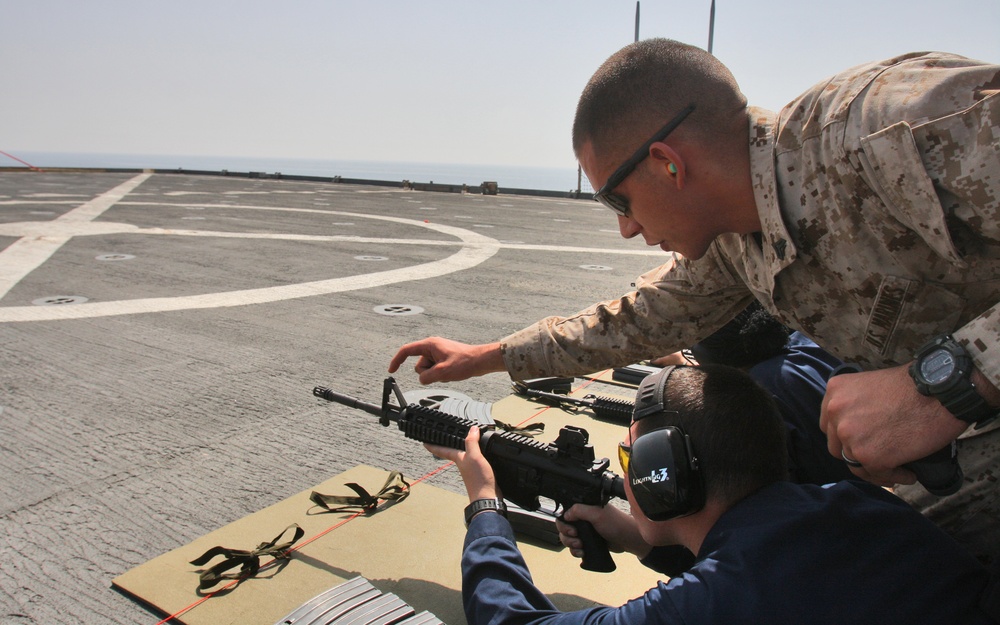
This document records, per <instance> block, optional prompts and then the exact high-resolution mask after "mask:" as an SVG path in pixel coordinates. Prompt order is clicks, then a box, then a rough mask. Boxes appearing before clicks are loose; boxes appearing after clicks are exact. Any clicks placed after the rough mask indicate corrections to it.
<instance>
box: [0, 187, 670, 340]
mask: <svg viewBox="0 0 1000 625" xmlns="http://www.w3.org/2000/svg"><path fill="white" fill-rule="evenodd" d="M148 177H149V174H143V175H141V176H137V177H136V178H133V179H132V180H130V181H129V182H127V183H125V184H123V185H119V186H118V187H116V188H115V189H112V190H111V191H108V192H107V193H104V194H102V195H101V196H99V197H98V198H95V199H94V200H92V201H91V202H87V203H86V204H83V205H81V206H80V207H79V208H77V209H74V210H72V211H70V212H69V213H66V214H65V215H63V216H62V217H60V218H58V219H55V220H50V221H38V222H20V223H9V224H0V235H2V236H13V237H20V238H19V239H18V241H16V242H15V243H14V245H11V246H10V247H8V248H7V249H5V250H3V251H0V289H2V290H0V298H2V297H3V296H4V295H5V294H6V293H7V292H8V291H9V290H10V289H11V288H12V287H13V286H14V285H16V284H17V282H18V281H19V280H21V279H22V278H23V277H24V276H26V275H28V274H29V273H30V272H31V271H32V270H34V269H35V268H37V267H38V266H39V265H41V264H42V263H44V262H45V260H47V259H48V258H49V257H51V255H52V254H53V253H54V252H55V251H56V250H58V249H59V247H61V246H62V245H63V244H64V243H65V242H66V241H68V240H70V239H71V238H72V237H75V236H93V235H105V234H140V235H163V236H189V237H214V238H240V239H268V240H284V241H329V242H350V243H373V244H376V245H382V246H393V245H421V246H432V247H433V246H445V247H458V248H460V249H459V250H458V251H456V252H455V253H454V254H452V255H450V256H448V257H447V258H444V259H441V260H437V261H432V262H428V263H423V264H419V265H414V266H411V267H403V268H399V269H393V270H389V271H381V272H374V273H364V274H359V275H355V276H346V277H342V278H333V279H329V280H318V281H313V282H305V283H300V284H290V285H282V286H272V287H262V288H257V289H245V290H240V291H227V292H221V293H206V294H201V295H190V296H184V295H180V296H176V297H156V298H143V299H132V300H118V301H106V302H89V303H83V304H75V305H72V306H44V307H39V306H9V307H0V323H3V322H23V321H49V320H60V319H82V318H91V317H107V316H115V315H128V314H141V313H151V312H165V311H179V310H190V309H197V308H220V307H226V306H245V305H248V304H262V303H268V302H275V301H281V300H286V299H294V298H300V297H310V296H314V295H326V294H330V293H339V292H344V291H352V290H359V289H367V288H371V287H377V286H384V285H389V284H395V283H398V282H405V281H413V280H425V279H428V278H435V277H440V276H444V275H447V274H449V273H453V272H456V271H461V270H464V269H469V268H472V267H475V266H476V265H479V264H481V263H482V262H484V261H486V260H487V259H489V258H491V257H492V256H493V255H495V254H496V253H497V252H498V251H499V250H501V249H515V250H537V251H550V252H556V253H586V254H596V255H609V254H633V255H642V256H647V255H648V256H660V255H662V254H663V252H661V251H659V250H637V249H622V248H614V249H600V248H587V247H569V246H558V245H529V244H522V243H500V242H499V241H497V240H496V239H493V238H491V237H487V236H485V235H482V234H479V233H476V232H473V231H471V230H467V229H464V228H458V227H454V226H448V225H444V224H438V223H428V222H426V221H422V220H420V221H418V220H413V219H405V218H401V217H389V216H381V215H369V214H360V213H348V212H341V211H330V210H319V209H310V208H291V207H270V206H253V205H230V204H226V205H220V204H173V203H163V202H141V201H140V202H137V201H128V202H123V201H121V199H122V198H123V197H124V196H125V194H127V193H128V192H129V191H131V190H132V189H134V188H135V187H136V186H138V185H139V184H141V183H142V182H143V181H144V180H146V179H147V178H148ZM115 204H119V205H131V206H156V207H174V208H186V209H215V208H224V209H227V210H232V209H239V210H255V211H287V212H302V213H314V214H321V215H324V216H348V217H351V218H354V219H374V220H380V221H386V222H394V223H398V224H403V225H409V226H414V227H418V228H424V229H427V230H431V231H434V232H438V233H440V234H444V235H447V236H449V237H454V239H451V240H448V239H402V238H395V239H394V238H385V237H361V236H348V235H308V234H296V233H242V232H217V231H205V230H186V229H173V228H141V227H139V226H135V225H133V224H126V223H115V222H106V221H99V222H95V221H93V220H94V219H95V218H96V217H98V216H99V215H101V214H102V213H103V212H104V211H106V210H107V209H108V208H110V207H111V206H114V205H115Z"/></svg>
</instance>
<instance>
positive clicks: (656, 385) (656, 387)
mask: <svg viewBox="0 0 1000 625" xmlns="http://www.w3.org/2000/svg"><path fill="white" fill-rule="evenodd" d="M676 368H677V365H669V366H666V367H664V368H663V369H662V370H660V371H657V372H656V373H654V374H652V375H648V376H646V377H645V378H643V380H642V382H641V383H640V384H639V390H638V391H636V395H635V409H634V410H633V411H632V422H633V423H634V422H636V421H638V420H640V419H643V418H645V417H648V416H649V415H653V414H656V413H659V412H664V403H663V391H664V389H665V388H666V387H667V379H669V378H670V374H671V373H673V372H674V369H676Z"/></svg>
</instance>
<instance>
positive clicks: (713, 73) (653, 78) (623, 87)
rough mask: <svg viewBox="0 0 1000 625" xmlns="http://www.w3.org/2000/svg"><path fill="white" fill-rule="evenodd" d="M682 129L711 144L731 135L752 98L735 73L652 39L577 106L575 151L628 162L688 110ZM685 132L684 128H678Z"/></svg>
mask: <svg viewBox="0 0 1000 625" xmlns="http://www.w3.org/2000/svg"><path fill="white" fill-rule="evenodd" d="M692 103H693V104H694V105H695V111H694V113H692V114H691V115H690V116H689V117H688V118H687V119H685V120H684V123H683V124H682V125H681V127H683V128H684V132H688V133H697V134H698V135H699V136H703V137H704V138H706V139H709V140H711V139H712V138H713V137H714V136H716V135H717V134H718V133H722V132H729V131H730V128H731V126H732V123H733V119H734V117H733V116H734V114H736V113H738V112H740V111H743V110H745V109H746V104H747V101H746V97H745V96H744V95H743V93H742V92H741V91H740V88H739V85H738V84H737V83H736V79H735V78H734V77H733V75H732V73H731V72H730V71H729V69H728V68H727V67H726V66H725V65H723V64H722V62H721V61H719V60H718V59H716V58H715V57H714V56H712V55H711V54H709V53H708V52H706V51H705V50H702V49H701V48H697V47H695V46H691V45H687V44H684V43H680V42H678V41H673V40H670V39H646V40H643V41H639V42H637V43H634V44H631V45H629V46H627V47H625V48H622V49H621V50H619V51H618V52H616V53H615V54H613V55H612V56H611V57H610V58H609V59H608V60H607V61H605V62H604V63H603V64H602V65H601V67H600V68H598V70H597V72H595V73H594V75H593V76H592V77H591V79H590V82H588V83H587V86H586V87H585V88H584V90H583V93H582V95H581V96H580V100H579V102H578V104H577V109H576V118H575V120H574V122H573V150H574V152H575V153H576V154H580V150H581V148H582V146H583V144H584V143H586V142H587V141H590V142H592V144H593V147H594V150H595V152H598V153H600V154H602V155H604V154H606V155H608V157H611V156H621V157H622V158H624V157H625V156H627V155H628V154H630V153H631V151H632V150H635V149H636V148H637V147H638V146H639V145H641V144H642V142H643V141H645V140H646V139H647V138H648V137H649V136H651V135H652V134H653V133H655V132H656V131H657V130H659V129H660V128H661V127H662V126H663V125H664V124H666V123H667V121H669V120H670V118H671V117H673V116H674V115H676V114H677V113H679V112H680V111H681V110H682V109H683V108H684V107H686V106H687V105H688V104H692ZM678 131H680V128H678Z"/></svg>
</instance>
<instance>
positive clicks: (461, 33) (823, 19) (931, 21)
mask: <svg viewBox="0 0 1000 625" xmlns="http://www.w3.org/2000/svg"><path fill="white" fill-rule="evenodd" d="M710 5H711V0H687V1H686V2H678V1H676V0H674V1H667V0H642V2H641V6H640V15H641V19H640V37H642V38H647V37H670V38H673V39H678V40H680V41H684V42H687V43H691V44H695V45H699V46H702V47H707V44H708V22H709V7H710ZM635 6H636V3H635V0H573V1H569V0H532V1H521V0H504V1H499V2H476V1H474V0H464V1H457V0H456V1H450V0H425V1H424V2H417V1H410V2H402V1H394V0H383V1H376V0H356V1H351V2H348V1H337V0H326V1H312V0H284V1H279V0H271V1H269V2H261V1H257V0H233V1H228V0H197V1H196V0H172V1H170V2H164V1H158V2H153V1H151V0H61V1H60V0H0V85H2V88H0V150H3V151H7V152H11V153H13V154H15V155H16V154H17V153H18V151H46V152H108V153H139V154H169V155H215V156H258V157H260V156H263V157H302V158H322V159H356V160H368V161H371V160H375V161H416V162H436V163H476V164H487V165H531V166H543V167H572V168H574V169H575V167H576V165H575V159H574V157H573V153H572V149H571V147H570V138H569V135H570V127H571V123H572V119H573V112H574V109H575V106H576V99H577V97H578V95H579V93H580V90H581V89H582V88H583V86H584V84H585V83H586V81H587V79H588V78H589V77H590V75H591V74H592V73H593V71H594V70H595V69H596V68H597V66H598V65H600V63H601V62H603V61H604V59H606V58H607V57H608V56H609V55H610V54H612V53H613V52H614V51H615V50H617V49H618V48H620V47H621V46H623V45H625V44H628V43H630V42H631V41H632V40H633V38H634V34H635V32H634V29H635ZM914 50H943V51H949V52H956V53H959V54H964V55H966V56H970V57H973V58H978V59H981V60H984V61H990V62H995V63H1000V1H998V0H950V1H948V2H940V1H938V2H930V1H929V0H838V1H836V2H822V3H821V2H814V1H810V0H757V1H753V2H751V1H748V0H717V5H716V24H715V44H714V52H715V54H716V55H717V56H718V57H719V58H720V59H721V60H722V61H723V62H724V63H726V64H727V65H729V67H730V68H731V69H732V70H733V73H734V74H735V75H736V77H737V79H738V80H739V81H740V84H741V86H742V87H743V90H744V92H745V93H746V94H747V96H748V97H749V98H750V101H751V103H753V104H757V105H760V106H766V107H769V108H773V109H779V108H781V107H782V106H783V105H784V104H785V103H786V102H787V101H788V100H790V99H791V98H793V97H795V96H796V95H798V93H799V92H801V91H803V90H804V89H806V88H808V87H809V86H811V85H813V84H815V83H816V82H818V81H819V80H821V79H822V78H824V77H826V76H829V75H830V74H833V73H835V72H837V71H839V70H841V69H845V68H847V67H850V66H852V65H856V64H858V63H862V62H865V61H871V60H877V59H882V58H887V57H889V56H893V55H895V54H898V53H902V52H909V51H914ZM0 158H2V157H0ZM0 164H10V162H9V160H8V161H7V162H0Z"/></svg>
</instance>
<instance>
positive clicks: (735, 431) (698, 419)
mask: <svg viewBox="0 0 1000 625" xmlns="http://www.w3.org/2000/svg"><path fill="white" fill-rule="evenodd" d="M663 401H664V409H665V410H666V412H663V413H660V414H659V415H651V416H649V417H647V418H644V419H642V420H640V421H639V422H638V425H637V426H636V428H637V429H636V435H637V436H638V435H641V434H642V433H644V432H646V431H649V430H652V429H655V428H659V427H665V426H668V425H675V426H678V427H680V428H681V429H683V430H684V431H685V432H686V433H687V434H688V436H690V438H691V445H692V447H693V448H694V455H695V456H696V457H697V458H698V465H699V467H700V469H701V472H702V476H703V477H704V480H705V493H706V495H707V496H708V498H710V499H716V500H718V501H722V502H724V503H727V504H729V505H732V504H735V503H736V502H737V501H739V500H741V499H743V498H744V497H746V496H748V495H750V494H751V493H753V492H755V491H757V490H759V489H761V488H763V487H765V486H767V485H769V484H773V483H775V482H779V481H783V480H786V479H788V450H787V448H786V446H785V426H784V423H783V422H782V420H781V416H780V414H779V413H778V408H777V406H776V405H775V403H774V399H773V398H772V397H771V394H770V393H769V392H767V391H766V390H764V388H762V387H761V386H760V385H758V384H757V383H756V382H754V380H753V379H751V378H750V376H748V375H747V374H746V373H744V372H743V371H741V370H739V369H736V368H734V367H728V366H725V365H704V366H698V367H683V366H681V367H677V368H676V369H675V370H674V371H673V372H672V373H671V374H670V378H669V379H668V381H667V384H666V387H665V388H664V392H663ZM673 411H676V412H673ZM647 421H648V423H647Z"/></svg>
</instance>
